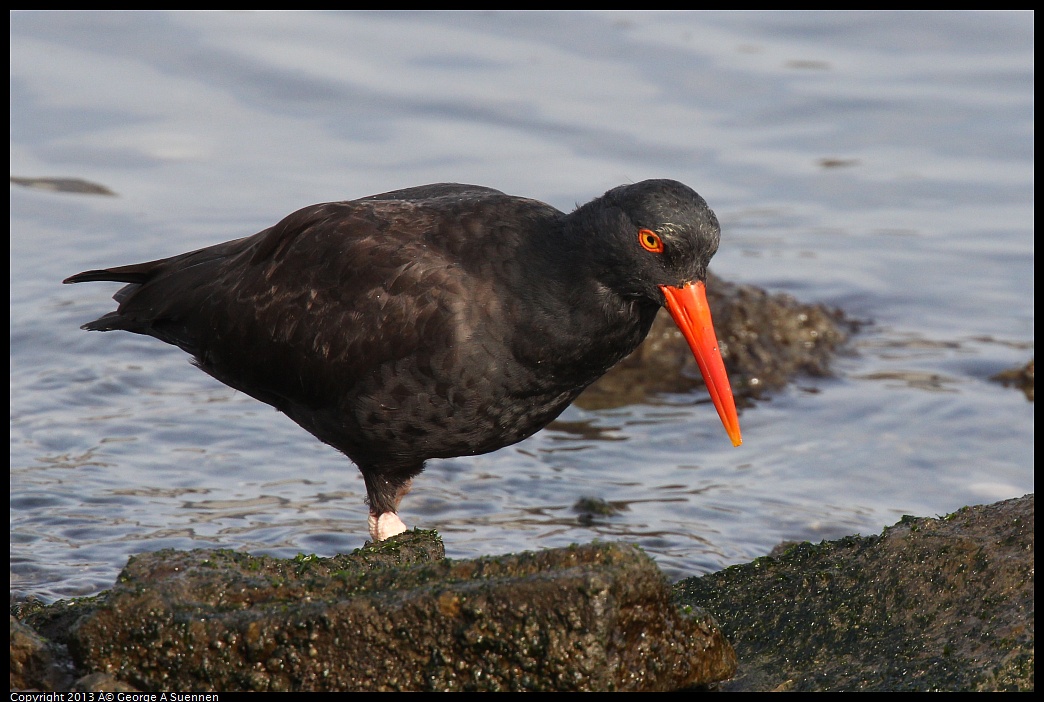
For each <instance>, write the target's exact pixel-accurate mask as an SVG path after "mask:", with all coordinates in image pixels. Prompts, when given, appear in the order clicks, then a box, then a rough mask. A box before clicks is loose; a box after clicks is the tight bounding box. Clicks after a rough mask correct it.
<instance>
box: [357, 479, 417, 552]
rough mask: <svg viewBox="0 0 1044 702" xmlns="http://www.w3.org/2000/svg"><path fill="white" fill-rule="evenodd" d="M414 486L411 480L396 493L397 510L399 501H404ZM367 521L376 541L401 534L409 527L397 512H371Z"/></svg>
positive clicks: (372, 536)
mask: <svg viewBox="0 0 1044 702" xmlns="http://www.w3.org/2000/svg"><path fill="white" fill-rule="evenodd" d="M412 486H413V481H412V480H410V481H407V482H406V483H405V484H404V485H403V486H402V487H400V488H399V491H398V492H397V493H396V494H395V509H396V510H397V509H398V508H399V503H400V502H402V498H403V497H405V496H406V493H408V492H409V491H410V488H411V487H412ZM367 522H368V523H369V526H370V538H371V539H372V540H373V542H374V543H377V542H378V541H384V540H385V539H387V538H390V537H392V536H395V535H396V534H401V533H402V532H404V531H406V529H407V527H406V525H405V524H403V521H402V520H401V519H399V515H398V513H397V512H382V513H380V514H374V513H373V512H370V516H369V518H368V519H367Z"/></svg>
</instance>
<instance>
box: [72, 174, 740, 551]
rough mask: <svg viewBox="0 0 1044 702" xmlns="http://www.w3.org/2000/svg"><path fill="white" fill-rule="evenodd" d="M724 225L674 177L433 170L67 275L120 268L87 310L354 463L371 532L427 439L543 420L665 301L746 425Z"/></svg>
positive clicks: (382, 531)
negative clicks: (408, 181) (544, 191)
mask: <svg viewBox="0 0 1044 702" xmlns="http://www.w3.org/2000/svg"><path fill="white" fill-rule="evenodd" d="M718 236H719V227H718V220H717V218H716V217H715V216H714V213H713V212H712V211H711V210H710V208H709V207H708V206H707V203H706V202H705V201H704V200H703V198H701V197H700V196H699V195H697V194H696V193H695V192H694V191H693V190H691V189H690V188H688V187H687V186H685V185H682V184H681V183H678V182H675V181H672V180H647V181H644V182H641V183H636V184H634V185H623V186H620V187H618V188H614V189H612V190H610V191H609V192H607V193H606V194H605V195H603V196H602V197H599V198H597V199H595V200H593V201H591V202H589V203H588V204H586V205H583V206H582V207H579V208H577V209H576V210H575V211H574V212H572V213H571V214H568V215H567V214H564V213H562V212H560V211H558V210H556V209H555V208H553V207H551V206H550V205H546V204H544V203H542V202H538V201H536V200H530V199H527V198H521V197H512V196H509V195H505V194H504V193H502V192H499V191H497V190H493V189H491V188H484V187H479V186H475V185H456V184H438V185H425V186H421V187H417V188H407V189H405V190H396V191H394V192H390V193H384V194H383V195H373V196H371V197H365V198H362V199H360V200H352V201H348V202H331V203H326V204H321V205H313V206H311V207H305V208H304V209H302V210H298V211H297V212H295V213H293V214H291V215H290V216H288V217H287V218H286V219H284V220H283V221H281V222H279V223H278V224H276V225H275V226H274V227H271V228H269V229H266V230H264V231H263V232H260V233H258V234H255V235H254V236H250V237H246V238H244V239H237V240H236V241H230V242H227V243H224V244H218V245H216V246H211V247H208V248H205V249H200V250H198V251H192V252H190V253H185V254H181V255H180V256H173V257H171V258H165V259H162V260H159V261H151V262H149V263H138V264H134V265H130V266H120V267H117V268H108V269H104V270H93V271H86V272H84V273H79V274H77V275H74V276H72V277H71V278H68V279H66V280H65V281H64V282H66V283H80V282H84V281H95V280H108V281H117V282H121V283H129V285H126V286H125V287H123V288H122V289H121V290H120V291H119V292H117V293H116V295H115V296H114V299H115V300H116V301H117V302H119V307H118V309H117V310H116V311H115V312H110V313H109V314H106V315H105V316H103V317H101V318H100V319H97V320H95V321H93V322H89V323H87V324H85V325H84V326H83V328H84V329H88V330H92V331H112V330H114V329H122V330H124V331H129V332H134V333H136V334H147V335H149V336H154V337H156V338H157V339H159V340H161V341H165V342H167V343H168V344H174V345H175V346H179V347H180V348H181V349H183V350H184V351H186V352H188V353H189V354H191V355H192V356H193V358H194V359H195V363H196V365H198V366H199V367H200V368H201V369H203V370H204V371H206V372H207V373H209V374H210V375H212V376H214V377H215V378H217V379H218V380H220V381H221V382H223V383H225V384H226V385H229V386H231V387H233V388H235V389H237V390H241V391H242V392H245V393H246V394H248V395H250V396H251V397H254V398H256V399H258V400H261V401H262V402H267V403H268V404H270V405H272V406H273V407H275V408H276V409H278V410H280V411H282V412H284V413H285V414H286V415H287V416H289V417H290V418H291V419H293V420H294V421H295V422H297V423H298V424H300V425H301V426H302V427H304V428H305V429H307V430H308V431H310V432H311V433H312V434H314V435H315V436H316V437H318V438H319V439H320V440H321V441H324V442H326V443H327V444H330V445H331V446H333V447H334V448H337V449H339V450H341V451H342V452H344V453H345V454H346V455H347V456H348V457H349V458H350V459H351V460H352V461H354V462H355V464H356V465H357V466H358V467H359V470H360V471H361V472H362V475H363V478H364V480H365V482H366V494H367V500H368V502H369V507H370V518H369V527H370V535H371V537H372V538H373V539H374V540H375V541H379V540H382V539H386V538H388V537H389V536H392V535H394V534H398V533H400V532H402V531H404V530H405V529H406V526H405V525H404V524H403V523H402V521H401V520H400V519H399V517H398V514H397V510H398V507H399V501H400V500H401V499H402V497H403V496H404V495H405V494H406V493H407V492H408V491H409V489H410V484H411V482H412V480H413V478H414V476H416V475H417V474H418V473H420V472H421V471H422V470H423V469H424V462H425V461H426V460H427V459H429V458H449V457H452V456H465V455H474V454H480V453H487V452H489V451H495V450H497V449H499V448H501V447H503V446H507V445H509V444H513V443H515V442H517V441H521V440H522V439H524V438H526V437H528V436H530V435H531V434H533V433H535V432H536V431H538V430H539V429H541V428H543V427H544V426H546V425H547V424H548V423H549V422H551V421H552V420H553V419H554V418H555V417H557V416H558V415H559V414H560V413H561V412H562V411H563V410H564V409H565V408H566V407H567V406H568V405H569V403H571V402H572V401H573V400H574V399H575V398H576V396H577V395H579V394H580V392H581V391H582V390H583V389H584V388H586V387H587V386H588V385H590V384H591V383H592V382H594V381H595V380H597V379H598V378H599V377H600V376H601V375H602V374H603V373H605V372H606V371H607V370H609V368H611V367H612V366H613V365H614V364H615V363H616V362H617V361H619V360H620V359H622V358H623V357H624V356H626V355H627V354H629V353H631V351H633V350H634V349H635V348H636V347H637V346H638V344H639V343H640V342H641V341H642V339H644V338H645V336H646V334H647V333H648V332H649V326H650V325H651V324H652V321H653V317H655V316H656V312H657V311H658V310H659V309H660V307H662V306H666V307H667V309H668V310H669V311H670V313H671V315H672V316H673V318H674V321H675V322H676V323H677V325H678V326H679V328H680V329H681V331H682V333H683V334H684V335H685V338H686V339H687V340H688V342H689V345H690V347H691V348H692V351H693V353H694V354H695V356H696V361H697V362H698V363H699V366H700V370H701V371H702V373H703V377H704V379H705V380H706V382H707V388H708V389H709V390H710V395H711V398H712V399H713V400H714V405H715V407H716V408H717V410H718V414H719V415H720V417H721V420H722V422H723V423H724V425H725V428H726V430H727V431H728V434H729V437H730V438H731V439H732V443H733V444H735V445H737V446H738V445H739V444H740V442H741V439H740V429H739V420H738V419H737V416H736V407H735V404H734V402H733V397H732V390H731V388H730V387H729V381H728V377H727V376H726V374H725V366H724V364H723V363H722V360H721V354H720V353H719V351H718V345H717V339H716V337H715V334H714V329H713V327H712V326H711V317H710V312H709V310H708V307H707V298H706V293H705V292H704V280H705V278H706V273H707V262H708V261H709V260H710V258H711V256H713V255H714V252H715V251H716V250H717V248H718Z"/></svg>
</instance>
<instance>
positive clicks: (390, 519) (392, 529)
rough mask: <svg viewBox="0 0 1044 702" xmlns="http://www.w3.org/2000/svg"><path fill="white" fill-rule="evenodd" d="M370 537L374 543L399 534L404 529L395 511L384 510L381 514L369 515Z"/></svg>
mask: <svg viewBox="0 0 1044 702" xmlns="http://www.w3.org/2000/svg"><path fill="white" fill-rule="evenodd" d="M368 521H369V524H370V538H371V539H373V542H374V543H377V542H378V541H384V540H385V539H387V538H389V537H392V536H395V535H396V534H401V533H402V532H404V531H406V525H405V524H403V523H402V520H401V519H399V515H397V514H396V513H395V512H384V513H383V514H371V515H370V516H369V519H368Z"/></svg>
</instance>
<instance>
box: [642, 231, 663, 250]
mask: <svg viewBox="0 0 1044 702" xmlns="http://www.w3.org/2000/svg"><path fill="white" fill-rule="evenodd" d="M638 243H639V244H641V245H642V248H643V249H645V250H646V251H649V252H651V253H663V240H661V239H660V235H659V234H657V233H656V232H654V231H653V230H651V229H639V230H638Z"/></svg>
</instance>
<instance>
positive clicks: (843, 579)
mask: <svg viewBox="0 0 1044 702" xmlns="http://www.w3.org/2000/svg"><path fill="white" fill-rule="evenodd" d="M1033 527H1034V519H1033V496H1032V495H1027V496H1026V497H1022V498H1018V499H1014V500H1007V501H1005V502H1000V503H996V504H993V505H985V506H978V507H966V508H964V509H962V510H960V511H958V512H955V513H954V514H951V515H947V516H946V517H942V518H937V519H926V518H913V517H908V518H904V519H903V520H902V521H900V522H899V523H898V524H896V525H895V526H893V527H889V528H888V529H886V530H885V531H884V532H883V533H882V534H881V535H880V536H872V537H849V538H846V539H841V540H839V541H833V542H823V543H821V544H819V545H813V544H809V543H802V544H793V545H789V546H786V547H784V548H781V549H779V553H777V554H775V555H771V556H766V557H764V558H760V559H758V560H756V561H754V562H752V563H749V564H746V565H740V566H734V567H731V568H726V569H725V570H722V571H720V572H718V573H713V574H710V575H706V576H702V577H696V578H688V579H686V580H682V581H680V582H678V583H676V584H674V585H673V586H672V585H671V584H669V583H668V582H667V580H666V578H665V577H664V576H663V574H662V573H661V572H660V571H659V570H658V569H657V568H656V565H655V564H654V563H653V561H652V559H651V558H649V557H648V556H647V555H646V554H645V553H644V552H642V551H641V549H639V548H638V547H636V546H632V545H628V544H613V543H593V544H586V545H578V546H573V547H570V548H564V549H552V550H547V551H540V552H534V553H521V554H511V555H505V556H495V557H485V558H480V559H474V560H468V561H452V560H448V559H446V558H444V556H443V549H442V541H441V539H440V538H439V536H438V534H436V533H435V532H429V531H419V530H416V531H413V532H407V533H406V534H403V535H401V536H399V537H395V538H394V539H392V540H389V541H387V542H382V543H381V544H378V545H376V546H373V545H368V546H367V547H364V548H362V549H359V550H357V551H355V552H354V553H352V554H349V555H346V556H338V557H335V558H318V557H315V556H299V557H298V558H296V559H290V560H280V559H274V558H269V557H264V556H251V555H248V554H244V553H238V552H233V551H204V550H197V551H188V552H184V551H172V550H167V551H159V552H156V553H149V554H142V555H140V556H136V557H134V558H132V559H131V560H130V562H129V563H128V565H127V567H126V568H125V569H124V570H123V572H122V573H121V574H120V577H119V579H118V581H117V582H116V584H115V585H114V586H113V588H112V589H111V590H108V591H106V592H103V593H101V594H100V595H98V596H96V597H92V598H85V599H80V600H73V601H61V602H56V603H54V604H50V605H44V604H42V603H39V602H35V601H31V600H30V601H27V602H20V603H17V604H16V605H15V606H14V607H13V608H12V616H11V689H12V690H40V691H60V690H72V691H85V692H86V691H94V692H102V691H105V692H114V691H146V692H188V691H197V692H198V691H232V690H273V691H275V690H283V691H288V690H342V691H347V690H354V691H405V690H414V691H422V690H431V691H480V690H482V691H540V690H543V691H551V690H559V691H566V690H574V691H594V690H604V691H624V690H633V691H640V690H654V691H668V690H681V689H714V690H721V691H767V690H776V691H815V690H824V691H825V690H864V691H870V690H882V691H884V690H887V691H898V690H910V691H914V690H917V691H928V690H977V691H986V690H1032V689H1033V668H1034V654H1033V639H1034V637H1033V609H1034V608H1033V553H1034V551H1033V543H1034V541H1033Z"/></svg>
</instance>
